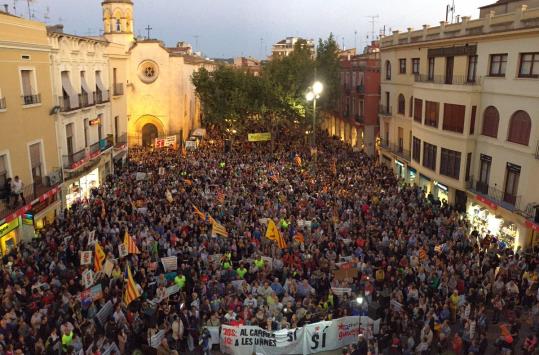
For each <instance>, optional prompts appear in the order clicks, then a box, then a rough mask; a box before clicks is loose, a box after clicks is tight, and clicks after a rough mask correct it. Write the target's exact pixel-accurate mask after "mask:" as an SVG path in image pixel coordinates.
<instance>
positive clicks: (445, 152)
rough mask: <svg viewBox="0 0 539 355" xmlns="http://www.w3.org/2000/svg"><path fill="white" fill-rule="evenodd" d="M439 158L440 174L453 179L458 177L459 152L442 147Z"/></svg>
mask: <svg viewBox="0 0 539 355" xmlns="http://www.w3.org/2000/svg"><path fill="white" fill-rule="evenodd" d="M441 154H442V157H441V160H440V174H442V175H445V176H449V177H451V178H453V179H457V180H458V179H459V178H460V152H456V151H454V150H450V149H445V148H442V152H441Z"/></svg>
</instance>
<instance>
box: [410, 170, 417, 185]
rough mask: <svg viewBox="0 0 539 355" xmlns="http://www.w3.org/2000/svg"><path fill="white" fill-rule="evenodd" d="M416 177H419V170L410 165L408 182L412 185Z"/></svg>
mask: <svg viewBox="0 0 539 355" xmlns="http://www.w3.org/2000/svg"><path fill="white" fill-rule="evenodd" d="M416 177H417V170H415V169H414V168H412V167H411V166H408V182H409V183H410V185H413V184H415V182H416V180H415V179H416Z"/></svg>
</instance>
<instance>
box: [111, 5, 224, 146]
mask: <svg viewBox="0 0 539 355" xmlns="http://www.w3.org/2000/svg"><path fill="white" fill-rule="evenodd" d="M102 7H103V26H104V38H105V39H106V40H107V42H109V46H117V47H118V48H116V49H114V52H115V60H114V61H112V60H111V62H110V65H111V68H110V69H111V70H110V73H111V85H112V86H111V87H112V101H111V105H112V110H113V111H115V112H114V113H113V117H116V112H120V111H122V110H125V112H126V115H127V124H126V125H127V131H128V142H129V145H151V144H153V143H154V141H155V138H157V137H164V136H176V137H177V139H178V140H182V139H186V138H187V137H188V135H189V133H190V132H191V131H192V130H193V129H195V128H198V127H199V126H200V121H201V110H200V102H199V101H198V98H197V96H196V93H195V88H194V85H193V84H192V82H191V77H192V74H193V73H194V72H195V71H197V70H198V69H200V68H201V67H206V68H208V69H211V68H212V67H213V65H214V63H213V62H211V61H208V60H205V59H204V58H202V57H201V56H198V55H194V54H192V50H191V49H190V46H189V48H187V47H186V46H185V43H183V42H178V45H177V46H176V47H172V48H167V47H166V46H165V45H164V44H163V42H161V41H159V40H156V39H145V40H136V39H135V37H134V35H133V21H134V19H133V3H132V1H130V0H105V1H104V2H103V3H102ZM120 47H123V48H122V49H121V50H120ZM186 48H187V49H186ZM111 51H112V49H111ZM122 51H123V53H124V54H125V57H123V58H120V57H118V56H119V55H120V54H121V52H122ZM124 96H125V99H124ZM122 105H125V106H124V108H121V106H122ZM118 116H119V117H120V120H121V117H122V112H120V114H119V115H118Z"/></svg>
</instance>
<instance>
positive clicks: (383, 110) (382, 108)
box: [378, 105, 391, 116]
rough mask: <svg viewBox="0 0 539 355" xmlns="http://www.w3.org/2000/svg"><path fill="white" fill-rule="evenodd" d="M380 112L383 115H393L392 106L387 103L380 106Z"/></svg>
mask: <svg viewBox="0 0 539 355" xmlns="http://www.w3.org/2000/svg"><path fill="white" fill-rule="evenodd" d="M378 113H379V114H380V115H382V116H391V106H386V105H380V106H378Z"/></svg>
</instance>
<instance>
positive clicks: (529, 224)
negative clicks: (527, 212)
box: [526, 221, 539, 233]
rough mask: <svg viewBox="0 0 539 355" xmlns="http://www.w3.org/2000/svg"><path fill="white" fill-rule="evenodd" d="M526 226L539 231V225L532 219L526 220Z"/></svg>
mask: <svg viewBox="0 0 539 355" xmlns="http://www.w3.org/2000/svg"><path fill="white" fill-rule="evenodd" d="M526 227H528V228H530V229H533V230H534V231H536V232H538V233H539V225H538V224H535V223H533V222H532V221H526Z"/></svg>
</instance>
